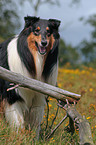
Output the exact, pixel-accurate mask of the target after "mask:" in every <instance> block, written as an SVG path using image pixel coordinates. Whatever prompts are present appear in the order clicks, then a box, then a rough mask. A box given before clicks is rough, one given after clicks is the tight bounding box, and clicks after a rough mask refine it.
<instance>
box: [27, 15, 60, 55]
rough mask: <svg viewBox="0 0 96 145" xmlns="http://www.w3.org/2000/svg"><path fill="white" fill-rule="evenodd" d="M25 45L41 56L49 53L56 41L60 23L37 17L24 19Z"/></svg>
mask: <svg viewBox="0 0 96 145" xmlns="http://www.w3.org/2000/svg"><path fill="white" fill-rule="evenodd" d="M24 19H25V28H24V30H25V31H27V35H28V37H27V43H28V47H29V49H30V51H33V50H34V51H38V52H39V53H40V54H41V55H45V54H46V53H47V52H49V51H50V50H51V49H52V48H53V45H54V43H55V41H56V40H57V39H59V33H58V28H59V25H60V21H59V20H56V19H49V20H44V19H40V18H38V17H30V16H28V17H25V18H24Z"/></svg>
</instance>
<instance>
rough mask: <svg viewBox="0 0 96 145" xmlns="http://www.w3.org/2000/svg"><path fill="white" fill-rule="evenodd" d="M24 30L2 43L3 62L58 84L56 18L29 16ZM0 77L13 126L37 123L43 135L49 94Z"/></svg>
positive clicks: (0, 92) (0, 58) (0, 60)
mask: <svg viewBox="0 0 96 145" xmlns="http://www.w3.org/2000/svg"><path fill="white" fill-rule="evenodd" d="M24 20H25V26H24V29H23V30H22V31H21V33H20V34H19V35H17V36H15V37H13V38H10V39H8V40H7V41H5V42H3V43H1V44H0V66H2V67H4V68H6V69H8V70H11V71H13V72H16V73H20V74H22V75H24V76H26V77H29V78H34V79H37V80H40V81H42V82H45V83H48V84H51V85H56V81H57V70H58V45H59V37H60V36H59V33H58V28H59V25H60V21H59V20H56V19H49V20H45V19H40V18H39V17H31V16H27V17H25V18H24ZM10 87H11V86H10V83H9V82H7V81H4V80H2V79H0V96H1V97H2V100H3V99H4V100H5V118H6V120H7V122H9V124H10V126H14V125H15V126H16V128H23V127H24V126H25V125H26V124H29V125H30V126H31V128H33V127H34V126H35V127H36V130H37V131H36V132H37V136H39V131H40V123H41V120H42V118H43V115H44V114H43V113H44V106H45V104H46V95H44V94H41V93H38V92H36V91H33V90H30V89H27V88H23V87H18V88H15V89H13V90H10V91H7V89H8V88H10Z"/></svg>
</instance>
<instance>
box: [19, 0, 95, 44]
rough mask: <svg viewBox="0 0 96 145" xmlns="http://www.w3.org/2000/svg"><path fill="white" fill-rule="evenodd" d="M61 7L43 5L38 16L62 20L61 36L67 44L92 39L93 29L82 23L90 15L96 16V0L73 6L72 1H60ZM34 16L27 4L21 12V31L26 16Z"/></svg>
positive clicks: (83, 1) (84, 1)
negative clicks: (82, 19)
mask: <svg viewBox="0 0 96 145" xmlns="http://www.w3.org/2000/svg"><path fill="white" fill-rule="evenodd" d="M59 2H60V6H57V5H54V6H52V5H49V4H43V5H41V6H40V7H39V11H38V14H37V16H39V17H40V18H44V19H49V18H55V19H59V20H61V25H60V29H59V31H60V36H61V38H63V39H64V40H65V42H66V43H67V44H72V45H73V46H76V45H78V44H79V43H80V42H81V41H82V40H84V39H88V40H89V39H90V32H91V31H92V27H91V26H90V25H89V24H87V25H85V24H84V21H80V18H81V17H84V19H85V20H86V19H87V18H88V17H89V16H90V15H92V14H96V0H81V1H80V3H79V4H74V5H71V2H72V0H59ZM27 15H30V16H34V10H33V7H32V6H31V4H29V3H28V2H26V3H25V5H24V7H23V10H21V23H22V26H21V29H22V28H23V26H24V20H23V17H24V16H27Z"/></svg>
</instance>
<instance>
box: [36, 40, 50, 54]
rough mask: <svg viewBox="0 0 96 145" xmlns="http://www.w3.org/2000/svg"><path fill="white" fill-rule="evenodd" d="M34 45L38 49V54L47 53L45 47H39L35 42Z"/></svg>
mask: <svg viewBox="0 0 96 145" xmlns="http://www.w3.org/2000/svg"><path fill="white" fill-rule="evenodd" d="M35 45H36V47H37V49H38V52H39V53H40V54H41V55H45V54H46V52H47V47H45V46H40V45H39V44H38V43H37V42H35Z"/></svg>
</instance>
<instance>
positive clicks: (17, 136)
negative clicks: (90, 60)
mask: <svg viewBox="0 0 96 145" xmlns="http://www.w3.org/2000/svg"><path fill="white" fill-rule="evenodd" d="M58 87H60V88H62V89H64V90H67V91H70V92H74V93H77V94H81V95H82V97H81V99H80V101H79V102H78V103H77V105H76V109H77V110H78V112H79V113H80V114H81V115H82V116H85V118H86V119H87V120H88V121H89V123H90V127H91V131H92V137H93V142H94V144H96V70H95V69H93V68H91V67H90V68H88V67H83V68H82V69H68V64H67V65H66V66H64V67H62V68H59V72H58ZM48 100H49V117H48V128H47V130H46V131H45V128H46V116H47V106H46V107H45V114H44V117H43V121H42V125H41V135H40V139H39V141H37V140H36V136H35V130H30V127H28V128H27V129H25V128H24V129H22V130H19V131H18V133H17V132H16V131H12V130H11V129H10V128H9V126H8V124H7V123H6V120H5V119H4V112H3V109H2V104H1V107H0V145H79V132H78V130H76V129H75V133H74V134H73V136H71V134H70V133H69V132H67V131H66V126H67V125H68V122H69V120H68V119H66V120H65V121H64V122H63V124H62V125H61V126H60V127H59V128H58V129H57V130H56V132H55V133H54V135H53V136H52V137H51V138H50V139H49V140H46V139H45V138H46V135H48V134H49V133H50V131H51V129H54V127H55V126H56V125H57V124H58V123H59V122H60V121H61V120H62V119H63V117H64V116H65V114H66V112H65V111H64V110H63V109H62V108H59V110H58V114H57V117H56V119H55V121H54V123H53V125H52V128H51V129H50V126H51V124H52V120H53V119H54V117H55V114H56V111H57V108H58V106H57V101H56V100H55V99H53V98H51V97H49V99H48Z"/></svg>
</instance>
